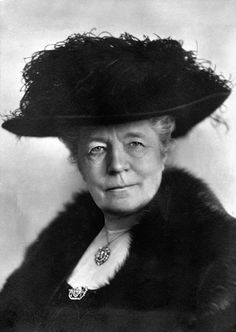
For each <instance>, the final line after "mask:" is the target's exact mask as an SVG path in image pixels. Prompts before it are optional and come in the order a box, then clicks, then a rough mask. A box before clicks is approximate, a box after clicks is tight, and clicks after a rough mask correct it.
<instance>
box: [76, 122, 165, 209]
mask: <svg viewBox="0 0 236 332" xmlns="http://www.w3.org/2000/svg"><path fill="white" fill-rule="evenodd" d="M78 166H79V169H80V171H81V174H82V176H83V178H84V180H85V182H86V184H87V187H88V190H89V192H90V193H91V195H92V197H93V199H94V201H95V203H96V204H97V205H98V207H99V208H100V209H101V210H102V211H103V212H104V213H109V214H113V215H128V214H131V213H134V212H136V211H138V210H139V209H140V208H142V207H143V206H144V205H146V204H147V203H148V202H149V201H150V200H151V199H152V198H153V196H154V195H155V193H156V192H157V190H158V188H159V185H160V182H161V177H162V171H163V156H162V154H161V149H160V141H159V137H158V133H157V129H155V127H154V126H153V125H152V124H151V123H150V122H149V121H148V120H144V121H137V122H131V123H128V124H121V125H114V126H113V125H112V126H101V127H100V126H99V127H96V128H90V129H86V131H85V130H82V132H81V138H80V141H79V147H78Z"/></svg>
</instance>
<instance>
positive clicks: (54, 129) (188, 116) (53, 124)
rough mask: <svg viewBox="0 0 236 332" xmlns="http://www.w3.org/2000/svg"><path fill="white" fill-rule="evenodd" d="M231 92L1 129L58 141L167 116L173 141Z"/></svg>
mask: <svg viewBox="0 0 236 332" xmlns="http://www.w3.org/2000/svg"><path fill="white" fill-rule="evenodd" d="M229 95H230V92H221V93H216V94H213V95H210V96H207V97H204V98H201V99H199V100H196V101H194V102H191V103H189V104H185V105H180V106H177V107H174V108H169V109H165V110H154V111H152V112H145V113H123V114H117V115H116V114H112V115H106V116H76V115H75V116H66V115H65V116H53V117H37V118H32V119H30V118H23V117H22V118H21V117H18V118H17V117H16V118H12V119H8V120H6V121H5V122H4V123H3V124H2V127H3V128H4V129H6V130H8V131H10V132H11V133H14V134H15V135H17V136H30V137H60V136H61V135H62V134H63V131H65V129H68V128H70V127H76V126H77V127H81V126H102V125H112V124H119V123H128V122H133V121H139V120H145V119H150V118H153V117H158V116H163V115H170V116H173V117H174V119H175V121H176V128H175V131H174V132H173V135H172V136H173V137H175V138H177V137H181V136H184V135H185V134H186V133H187V132H188V131H189V130H191V129H192V128H193V127H194V126H195V125H196V124H198V123H199V122H201V121H202V120H204V119H205V118H206V117H208V116H209V115H211V114H212V113H213V112H214V111H215V110H216V109H217V108H219V107H220V106H221V105H222V104H223V102H224V101H225V100H226V99H227V98H228V96H229Z"/></svg>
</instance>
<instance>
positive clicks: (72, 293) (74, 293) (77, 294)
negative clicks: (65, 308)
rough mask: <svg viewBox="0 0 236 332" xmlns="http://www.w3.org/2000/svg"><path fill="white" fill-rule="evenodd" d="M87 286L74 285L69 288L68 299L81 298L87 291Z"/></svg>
mask: <svg viewBox="0 0 236 332" xmlns="http://www.w3.org/2000/svg"><path fill="white" fill-rule="evenodd" d="M87 291H88V287H83V286H82V287H76V288H70V289H69V294H68V296H69V299H70V300H81V299H82V298H83V297H84V296H85V295H86V293H87Z"/></svg>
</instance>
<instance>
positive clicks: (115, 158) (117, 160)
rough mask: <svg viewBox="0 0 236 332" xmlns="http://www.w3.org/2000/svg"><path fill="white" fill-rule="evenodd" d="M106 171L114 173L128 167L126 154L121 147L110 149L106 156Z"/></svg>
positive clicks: (125, 169)
mask: <svg viewBox="0 0 236 332" xmlns="http://www.w3.org/2000/svg"><path fill="white" fill-rule="evenodd" d="M107 162H108V165H107V166H108V173H110V174H116V173H121V172H123V171H127V170H128V169H129V161H128V156H127V154H126V153H125V151H124V150H123V149H122V148H119V149H118V148H116V149H112V150H111V151H110V153H109V156H108V161H107Z"/></svg>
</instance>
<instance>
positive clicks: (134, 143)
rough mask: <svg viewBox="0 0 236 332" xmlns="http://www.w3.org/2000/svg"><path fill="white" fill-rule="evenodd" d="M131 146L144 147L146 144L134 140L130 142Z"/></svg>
mask: <svg viewBox="0 0 236 332" xmlns="http://www.w3.org/2000/svg"><path fill="white" fill-rule="evenodd" d="M129 146H130V147H132V148H142V147H144V144H143V143H142V142H138V141H134V142H130V143H129Z"/></svg>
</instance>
